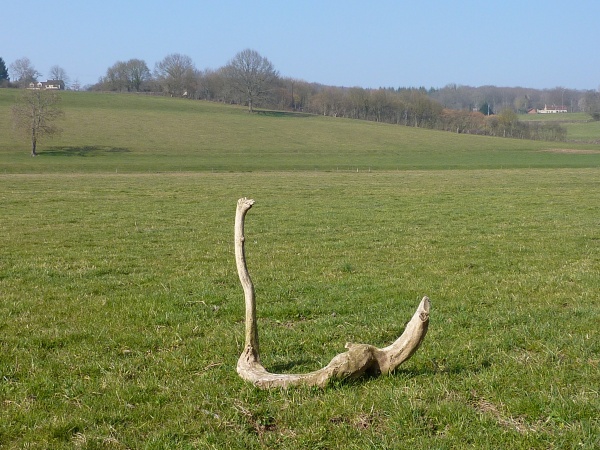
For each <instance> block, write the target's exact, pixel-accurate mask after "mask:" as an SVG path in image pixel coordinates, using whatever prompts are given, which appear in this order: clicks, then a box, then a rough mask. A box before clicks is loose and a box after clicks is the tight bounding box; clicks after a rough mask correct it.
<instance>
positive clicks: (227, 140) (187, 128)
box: [0, 89, 600, 173]
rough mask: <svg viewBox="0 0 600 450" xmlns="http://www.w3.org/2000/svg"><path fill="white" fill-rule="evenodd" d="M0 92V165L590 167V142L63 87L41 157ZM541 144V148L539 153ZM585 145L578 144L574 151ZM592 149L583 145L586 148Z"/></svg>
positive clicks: (101, 168) (6, 94) (132, 168)
mask: <svg viewBox="0 0 600 450" xmlns="http://www.w3.org/2000/svg"><path fill="white" fill-rule="evenodd" d="M15 94H16V92H15V91H14V90H7V89H2V90H0V115H1V116H2V117H3V118H5V119H3V120H2V121H1V123H0V171H2V172H5V173H6V172H23V173H27V172H47V171H50V172H55V171H60V172H62V171H69V172H72V171H76V172H79V171H83V172H105V171H109V172H114V171H126V172H147V171H261V170H266V171H273V170H328V171H336V170H340V171H342V170H352V171H356V170H359V171H360V170H403V169H448V168H500V167H504V168H506V167H598V166H599V165H600V153H598V152H597V150H598V149H597V146H596V147H594V146H591V145H588V146H583V145H578V146H575V147H574V148H572V149H570V150H573V151H570V152H564V151H561V152H555V151H551V150H552V149H561V148H563V149H564V146H565V144H564V143H562V144H561V143H545V142H532V141H522V140H512V139H499V138H490V137H483V136H470V135H457V134H452V133H446V132H439V131H432V130H425V129H417V128H410V127H402V126H395V125H388V124H380V123H373V122H363V121H356V120H346V119H338V118H330V117H321V116H312V115H305V114H292V113H279V112H263V113H260V114H248V113H247V112H246V110H245V109H244V108H237V107H233V106H229V105H222V104H215V103H208V102H202V101H190V100H184V99H174V98H165V97H152V96H139V95H128V94H99V93H88V92H65V93H63V107H64V110H65V113H66V117H65V120H64V122H63V124H62V128H63V130H64V131H63V133H62V134H61V136H60V137H58V138H55V139H53V140H46V141H43V142H41V145H40V148H39V150H40V157H38V158H35V159H32V158H30V157H29V152H28V143H27V142H26V141H25V140H23V139H22V138H21V139H18V138H17V137H16V136H15V135H14V133H13V132H12V129H11V120H10V106H11V104H12V102H13V101H14V96H15ZM548 150H550V151H548ZM581 150H585V151H581ZM590 150H592V152H590Z"/></svg>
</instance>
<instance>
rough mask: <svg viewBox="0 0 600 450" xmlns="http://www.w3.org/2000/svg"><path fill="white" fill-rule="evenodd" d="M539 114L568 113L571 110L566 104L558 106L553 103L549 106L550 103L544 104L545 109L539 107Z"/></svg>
mask: <svg viewBox="0 0 600 450" xmlns="http://www.w3.org/2000/svg"><path fill="white" fill-rule="evenodd" d="M537 112H538V114H557V113H566V112H569V111H568V110H567V107H566V106H556V105H552V106H551V107H550V108H548V105H544V109H538V110H537Z"/></svg>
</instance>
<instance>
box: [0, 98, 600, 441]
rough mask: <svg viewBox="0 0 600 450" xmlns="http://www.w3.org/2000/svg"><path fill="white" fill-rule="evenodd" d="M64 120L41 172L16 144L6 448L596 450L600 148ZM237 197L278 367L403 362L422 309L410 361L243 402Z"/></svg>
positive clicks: (6, 224) (302, 120) (192, 113)
mask: <svg viewBox="0 0 600 450" xmlns="http://www.w3.org/2000/svg"><path fill="white" fill-rule="evenodd" d="M6 92H7V91H6V90H0V114H2V117H8V116H9V115H8V108H9V105H10V98H9V95H8V94H7V93H6ZM64 106H65V110H66V113H67V116H66V120H65V122H66V125H69V126H65V131H64V132H63V134H62V135H61V137H59V138H58V139H55V140H53V141H50V142H49V143H48V144H47V145H46V146H42V147H41V148H40V152H41V153H40V156H39V157H37V158H31V157H30V156H29V154H28V147H27V143H26V142H20V141H19V140H17V139H16V138H15V137H14V136H13V135H12V133H11V132H10V125H7V121H5V120H2V121H1V122H0V210H1V211H2V212H1V213H0V229H1V230H2V233H1V234H0V246H1V248H2V251H1V252H0V448H7V449H13V448H15V449H16V448H40V449H42V448H44V449H45V448H58V449H60V448H65V449H66V448H86V449H97V448H103V449H104V448H114V449H126V448H132V449H133V448H135V449H137V448H147V449H163V448H181V449H186V448H190V449H191V448H200V449H204V448H214V449H224V448H232V449H235V448H257V449H258V448H269V449H271V448H289V449H299V448H302V449H304V448H306V449H319V448H321V449H335V448H348V449H365V448H373V449H395V448H399V449H402V448H432V449H433V448H439V449H451V448H477V449H497V448H515V449H520V448H523V449H532V448H535V449H537V448H539V449H549V448H556V449H562V448H584V449H593V448H597V447H598V446H600V438H599V436H600V433H599V431H600V418H599V417H600V414H599V413H600V394H599V387H600V368H599V365H600V333H599V331H598V328H599V327H598V323H600V301H599V298H598V292H599V291H600V257H599V254H600V251H599V250H600V232H599V230H600V216H599V215H598V211H599V207H600V152H599V149H598V147H597V146H593V145H591V144H569V146H568V147H565V143H562V144H561V143H544V142H531V141H520V140H512V139H501V138H488V137H479V136H463V135H455V134H450V133H443V132H434V131H427V130H419V129H412V128H404V127H394V126H390V125H381V124H373V123H364V122H358V121H348V120H338V119H332V118H325V117H315V116H303V115H291V114H281V113H275V112H269V113H265V114H255V115H249V114H247V113H246V112H245V111H244V110H242V109H238V108H235V107H230V106H224V105H216V104H208V103H204V102H191V101H185V100H179V99H166V98H155V97H137V96H128V95H107V94H88V93H67V95H66V96H65V98H64ZM242 196H248V197H253V198H254V199H255V200H256V205H255V206H254V208H253V209H252V210H251V211H250V213H249V214H248V217H247V222H246V237H247V242H246V251H247V256H248V265H249V270H250V273H251V275H252V276H253V280H254V284H255V285H256V291H257V302H258V315H259V332H260V338H261V351H262V358H263V363H264V365H265V366H266V367H267V368H268V369H270V370H273V371H279V372H303V371H309V370H313V369H317V368H319V367H322V366H323V365H324V364H326V363H327V362H329V360H330V359H331V357H333V356H334V355H336V354H337V353H340V352H341V351H343V346H344V344H345V343H346V342H347V341H352V342H365V343H370V344H373V345H377V346H384V345H387V344H388V343H390V342H391V341H393V340H394V339H395V338H396V337H397V336H398V335H399V334H400V333H401V331H402V329H403V327H404V324H405V323H406V321H407V320H408V319H409V318H410V316H411V315H412V313H413V311H414V309H415V307H416V305H417V304H418V302H419V300H420V298H421V297H422V296H423V295H428V296H429V297H430V298H431V300H432V310H431V323H430V328H429V332H428V334H427V337H426V338H425V341H424V343H423V345H422V347H421V348H420V349H419V351H418V352H417V353H416V354H415V355H414V356H413V358H412V359H410V360H409V361H408V362H406V363H405V364H404V365H402V366H401V367H400V368H399V369H398V370H397V371H396V372H395V373H394V374H392V375H390V376H385V377H380V378H368V379H363V380H360V381H355V382H342V383H335V384H333V385H331V386H329V387H327V388H325V389H316V388H293V389H288V390H273V391H259V390H256V389H255V388H254V387H253V386H251V385H248V384H247V383H245V382H244V381H243V380H241V379H240V378H239V377H238V375H237V373H236V371H235V365H236V361H237V358H238V356H239V353H240V352H241V349H242V344H243V328H244V324H243V315H244V305H243V294H242V291H241V286H240V284H239V280H238V278H237V273H236V269H235V263H234V256H233V218H234V214H235V205H236V201H237V199H238V198H239V197H242Z"/></svg>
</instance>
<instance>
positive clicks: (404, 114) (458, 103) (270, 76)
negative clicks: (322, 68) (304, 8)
mask: <svg viewBox="0 0 600 450" xmlns="http://www.w3.org/2000/svg"><path fill="white" fill-rule="evenodd" d="M3 65H4V62H3V61H2V60H1V58H0V77H1V76H2V66H3ZM11 70H12V73H13V74H14V76H15V77H16V78H15V79H16V82H17V84H19V85H23V83H24V82H27V81H28V80H31V79H35V78H36V76H39V75H40V74H39V72H37V71H36V70H35V69H33V66H32V65H31V63H30V61H29V60H27V58H23V59H22V60H18V61H16V62H15V63H13V64H12V65H11ZM51 74H52V75H53V76H54V75H56V78H57V79H60V77H59V75H62V76H63V78H66V74H65V73H64V71H63V70H62V69H61V68H60V67H58V66H55V67H53V70H52V71H51ZM6 79H8V77H6ZM1 82H2V78H0V83H1ZM87 89H89V90H95V91H114V92H144V93H152V94H160V95H169V96H173V97H186V98H190V99H201V100H208V101H215V102H223V103H228V104H239V105H246V106H247V107H248V110H249V111H253V110H254V108H256V107H261V108H268V109H278V110H289V111H301V112H306V113H311V114H321V115H327V116H334V117H345V118H352V119H362V120H372V121H377V122H385V123H391V124H398V125H405V126H414V127H422V128H432V129H440V130H446V131H452V132H456V133H471V134H485V135H492V136H504V137H517V138H523V139H544V140H564V139H566V131H565V129H564V128H563V127H561V126H560V125H559V124H556V123H552V124H549V123H541V124H540V123H536V122H533V123H532V122H527V123H524V122H521V121H519V120H518V114H524V113H526V112H528V111H529V110H531V109H542V108H544V107H545V106H546V105H547V106H551V105H557V106H561V107H562V106H564V107H566V109H567V110H568V111H570V112H586V113H588V114H590V116H591V117H592V118H593V119H594V120H600V92H598V91H593V90H587V91H581V90H574V89H567V88H563V87H556V88H554V89H544V90H540V89H530V88H521V87H496V86H482V87H470V86H462V85H457V84H448V85H447V86H444V87H443V88H430V89H426V88H424V87H419V88H412V87H399V88H393V87H381V88H377V89H367V88H362V87H349V88H348V87H337V86H326V85H322V84H319V83H311V82H307V81H304V80H299V79H295V78H290V77H283V76H280V75H279V73H278V72H277V70H275V68H274V66H273V64H272V63H271V62H270V61H269V60H268V59H267V58H265V57H263V56H262V55H260V54H259V53H258V52H256V51H255V50H251V49H246V50H244V51H241V52H239V53H238V54H236V55H235V56H234V57H233V58H232V59H231V60H230V61H229V62H228V63H227V64H225V65H224V66H223V67H220V68H218V69H205V70H199V69H197V68H196V66H195V64H194V62H193V60H192V59H191V58H190V57H189V56H187V55H182V54H179V53H173V54H169V55H167V56H166V57H165V58H163V59H162V60H161V61H159V62H157V63H156V64H155V65H154V69H153V70H152V71H151V70H150V68H149V67H148V65H147V63H146V62H145V61H144V60H141V59H130V60H128V61H117V62H116V63H114V64H113V65H112V66H110V67H109V68H108V69H107V71H106V74H105V75H104V76H102V77H100V79H99V80H98V82H97V83H96V84H94V85H92V86H88V87H87Z"/></svg>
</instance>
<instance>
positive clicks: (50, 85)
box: [27, 80, 65, 91]
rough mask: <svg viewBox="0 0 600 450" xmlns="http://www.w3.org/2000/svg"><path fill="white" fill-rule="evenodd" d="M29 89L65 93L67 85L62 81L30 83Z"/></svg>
mask: <svg viewBox="0 0 600 450" xmlns="http://www.w3.org/2000/svg"><path fill="white" fill-rule="evenodd" d="M27 89H44V90H53V91H64V90H65V83H64V81H62V80H48V81H36V82H31V83H29V87H28V88H27Z"/></svg>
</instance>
